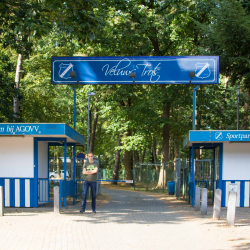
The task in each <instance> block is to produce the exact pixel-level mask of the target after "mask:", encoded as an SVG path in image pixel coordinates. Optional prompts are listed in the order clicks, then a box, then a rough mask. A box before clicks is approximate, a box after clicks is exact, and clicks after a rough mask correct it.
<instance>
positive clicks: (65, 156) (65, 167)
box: [63, 140, 67, 207]
mask: <svg viewBox="0 0 250 250" xmlns="http://www.w3.org/2000/svg"><path fill="white" fill-rule="evenodd" d="M66 171H67V140H65V141H64V187H65V190H64V194H63V196H64V197H63V203H64V207H66V200H67V196H66V191H67V177H66Z"/></svg>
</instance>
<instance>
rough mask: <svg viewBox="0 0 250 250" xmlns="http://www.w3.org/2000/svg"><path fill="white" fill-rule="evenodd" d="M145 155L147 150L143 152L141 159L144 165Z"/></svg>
mask: <svg viewBox="0 0 250 250" xmlns="http://www.w3.org/2000/svg"><path fill="white" fill-rule="evenodd" d="M145 154H146V148H144V149H143V151H142V154H141V157H140V158H141V159H140V163H143V162H144V159H145Z"/></svg>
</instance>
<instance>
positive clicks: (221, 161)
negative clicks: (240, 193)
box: [219, 143, 223, 196]
mask: <svg viewBox="0 0 250 250" xmlns="http://www.w3.org/2000/svg"><path fill="white" fill-rule="evenodd" d="M219 147H220V154H219V155H220V156H219V157H220V158H219V189H221V190H222V168H223V143H220V146H219ZM222 196H223V194H222Z"/></svg>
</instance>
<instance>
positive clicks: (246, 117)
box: [242, 91, 249, 130]
mask: <svg viewBox="0 0 250 250" xmlns="http://www.w3.org/2000/svg"><path fill="white" fill-rule="evenodd" d="M248 101H249V92H248V91H247V96H246V102H245V106H244V113H245V115H244V123H243V124H244V126H243V128H242V129H243V130H248V114H247V113H248V107H249V103H248Z"/></svg>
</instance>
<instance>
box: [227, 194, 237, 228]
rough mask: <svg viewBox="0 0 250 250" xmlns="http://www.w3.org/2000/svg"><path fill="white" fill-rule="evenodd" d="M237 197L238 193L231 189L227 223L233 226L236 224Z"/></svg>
mask: <svg viewBox="0 0 250 250" xmlns="http://www.w3.org/2000/svg"><path fill="white" fill-rule="evenodd" d="M236 198H237V193H236V192H231V191H230V192H229V198H228V206H227V225H228V226H233V227H234V224H235V212H236Z"/></svg>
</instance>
